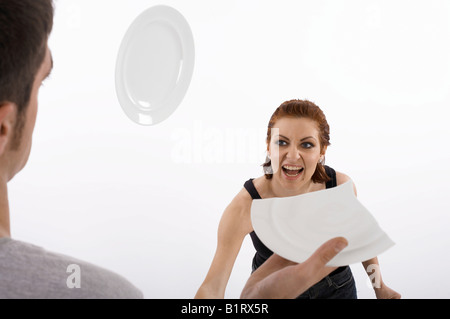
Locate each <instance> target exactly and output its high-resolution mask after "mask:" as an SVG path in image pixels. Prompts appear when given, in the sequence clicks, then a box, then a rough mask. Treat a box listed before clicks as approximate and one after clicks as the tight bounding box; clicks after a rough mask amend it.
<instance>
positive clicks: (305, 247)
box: [251, 181, 394, 267]
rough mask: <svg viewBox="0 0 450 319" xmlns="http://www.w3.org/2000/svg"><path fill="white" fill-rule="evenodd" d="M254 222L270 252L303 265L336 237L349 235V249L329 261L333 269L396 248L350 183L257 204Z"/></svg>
mask: <svg viewBox="0 0 450 319" xmlns="http://www.w3.org/2000/svg"><path fill="white" fill-rule="evenodd" d="M251 219H252V224H253V229H254V230H255V233H256V234H257V235H258V237H259V239H260V240H261V241H262V242H263V243H264V244H265V245H266V246H267V247H268V248H269V249H271V250H272V251H273V252H275V253H276V254H278V255H280V256H281V257H284V258H286V259H288V260H291V261H294V262H298V263H301V262H304V261H305V260H306V259H308V258H309V257H310V256H311V255H312V253H313V252H314V251H316V249H317V248H319V247H320V246H321V245H322V244H323V243H325V242H326V241H327V240H329V239H331V238H334V237H340V236H341V237H345V238H346V239H347V241H348V246H347V247H346V248H345V249H344V250H342V251H341V252H340V253H339V254H338V255H337V256H335V257H334V258H333V259H332V260H331V261H330V262H329V263H328V266H333V267H339V266H345V265H350V264H353V263H357V262H361V261H366V260H368V259H371V258H373V257H376V256H377V255H379V254H380V253H382V252H384V251H385V250H387V249H388V248H390V247H391V246H393V245H394V242H393V241H392V240H391V239H390V238H389V237H388V236H387V235H386V233H385V232H384V231H383V230H382V229H381V228H380V226H379V225H378V223H377V222H376V220H375V219H374V217H373V216H372V215H371V214H370V212H369V211H368V210H367V209H366V208H365V207H364V206H363V205H362V204H361V203H360V202H359V201H358V199H357V198H356V196H355V194H354V192H353V183H352V182H351V181H348V182H346V183H344V184H342V185H339V186H337V187H333V188H329V189H326V190H322V191H317V192H312V193H307V194H303V195H298V196H292V197H282V198H268V199H257V200H253V202H252V207H251Z"/></svg>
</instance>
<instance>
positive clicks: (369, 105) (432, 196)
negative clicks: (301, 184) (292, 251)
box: [9, 0, 450, 298]
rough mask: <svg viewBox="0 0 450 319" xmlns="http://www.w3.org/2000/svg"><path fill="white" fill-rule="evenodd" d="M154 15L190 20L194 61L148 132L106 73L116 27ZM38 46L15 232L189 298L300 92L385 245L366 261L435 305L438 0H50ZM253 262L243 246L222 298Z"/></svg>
mask: <svg viewBox="0 0 450 319" xmlns="http://www.w3.org/2000/svg"><path fill="white" fill-rule="evenodd" d="M157 4H166V5H170V6H172V7H174V8H176V9H177V10H179V11H180V12H181V13H182V14H183V15H184V16H185V18H186V19H187V20H188V22H189V24H190V26H191V28H192V32H193V35H194V39H195V48H196V62H195V69H194V74H193V77H192V82H191V85H190V88H189V90H188V92H187V94H186V96H185V98H184V100H183V102H182V104H181V105H180V106H179V108H178V109H177V110H176V111H175V113H174V114H173V115H172V116H171V117H170V118H168V119H167V120H166V121H164V122H162V123H160V124H158V125H155V126H147V127H145V126H139V125H137V124H135V123H133V122H132V121H130V120H129V119H128V118H127V117H126V115H125V113H124V112H123V111H122V109H121V107H120V105H119V103H118V102H117V99H116V94H115V87H114V70H115V62H116V61H115V60H116V56H117V52H118V49H119V46H120V42H121V39H122V37H123V35H124V34H125V31H126V29H127V28H128V26H129V25H130V24H131V22H132V21H133V19H134V18H135V17H136V16H137V15H139V14H140V13H141V12H142V11H143V10H145V9H147V8H149V7H151V6H153V5H157ZM49 43H50V48H51V50H52V53H53V59H54V70H53V73H52V76H51V78H50V79H49V80H47V82H46V83H45V85H44V87H43V88H42V89H41V94H40V105H39V114H38V120H37V123H36V128H35V133H34V141H33V149H32V153H31V156H30V159H29V162H28V165H27V166H26V168H25V169H24V170H23V171H22V172H21V173H20V174H18V175H17V176H16V178H15V179H14V180H13V181H11V182H10V184H9V194H10V206H11V221H12V236H13V237H14V238H16V239H20V240H24V241H29V242H33V243H35V244H37V245H40V246H44V247H46V248H47V249H49V250H53V251H57V252H61V253H64V254H68V255H73V256H75V257H78V258H81V259H85V260H87V261H90V262H93V263H95V264H98V265H100V266H103V267H106V268H109V269H111V270H114V271H116V272H118V273H120V274H122V275H123V276H125V277H126V278H128V279H129V280H130V281H131V282H132V283H134V284H135V285H136V286H137V287H139V288H140V289H141V290H142V291H143V292H144V294H145V297H146V298H191V297H193V296H194V295H195V293H196V291H197V289H198V287H199V286H200V284H201V282H202V281H203V279H204V276H205V275H206V272H207V270H208V268H209V265H210V262H211V260H212V257H213V254H214V251H215V246H216V232H217V226H218V223H219V219H220V217H221V214H222V212H223V210H224V209H225V207H226V206H227V205H228V203H229V202H230V201H231V199H232V198H233V197H234V196H235V194H236V193H237V192H238V191H239V190H240V189H241V188H242V185H243V183H244V182H245V180H247V179H248V178H250V177H258V176H260V175H261V169H260V166H259V164H260V163H261V162H262V160H263V159H264V138H265V127H266V125H267V122H268V120H269V117H270V115H271V114H272V112H273V111H274V110H275V108H276V107H277V106H279V105H280V104H281V103H282V102H284V101H286V100H288V99H292V98H300V99H304V98H306V99H310V100H312V101H314V102H315V103H317V104H318V105H319V106H320V107H321V108H322V109H323V110H324V112H325V114H326V116H327V119H328V122H329V124H330V127H331V143H332V145H331V146H330V147H329V149H328V153H327V164H328V165H330V166H332V167H334V168H335V169H336V170H338V171H341V172H344V173H346V174H347V175H349V176H350V177H351V178H352V179H353V181H354V182H355V184H356V186H357V189H358V197H359V199H360V201H361V202H362V203H363V204H364V205H365V206H366V207H367V208H368V209H369V210H370V211H371V212H372V213H373V215H374V216H375V218H376V219H377V221H378V222H379V224H380V225H381V226H382V228H383V229H384V230H385V231H386V232H387V233H388V234H389V236H390V237H391V238H392V239H393V240H394V241H395V242H396V245H395V246H394V247H393V248H391V249H390V250H388V251H387V252H385V253H383V254H382V255H381V256H379V261H380V264H381V271H382V274H383V279H384V281H385V282H386V284H388V285H389V286H391V287H392V288H393V289H395V290H397V291H399V292H400V293H401V294H402V296H403V297H404V298H448V297H450V279H449V277H448V275H447V273H448V269H449V268H448V267H449V265H450V257H449V255H448V247H449V244H450V236H449V229H450V227H449V226H450V217H449V212H450V204H449V200H448V191H449V186H448V185H449V178H450V168H449V167H450V166H449V159H450V151H449V148H448V137H449V135H450V128H449V125H448V114H449V113H448V111H447V108H448V106H449V105H450V95H449V88H450V5H449V3H448V1H445V0H441V1H439V0H433V1H411V0H409V1H406V0H405V1H398V0H394V1H392V0H389V1H387V0H384V1H357V0H354V1H349V0H346V1H331V0H330V1H325V0H322V1H297V0H296V1H281V0H277V1H261V0H245V1H231V0H227V1H208V0H191V1H184V0H183V1H182V0H173V1H163V0H161V1H159V2H154V1H149V0H133V1H124V0H121V1H119V0H115V1H110V0H108V1H106V0H96V1H87V0H76V1H75V0H59V1H57V2H56V16H55V23H54V29H53V33H52V36H51V38H50V41H49ZM255 145H257V146H258V147H256V148H255V147H254V146H255ZM253 254H254V248H253V247H252V244H251V241H250V239H249V238H247V239H246V240H245V242H244V244H243V247H242V250H241V253H240V255H239V257H238V259H237V261H236V264H235V267H234V270H233V273H232V275H231V279H230V282H229V285H228V287H227V292H226V297H227V298H238V297H239V294H240V291H241V289H242V287H243V285H244V284H245V281H246V280H247V278H248V276H249V274H250V269H251V259H252V256H253ZM30 267H32V265H30ZM351 267H352V270H353V272H354V275H355V278H356V281H357V289H358V294H359V297H360V298H374V293H373V292H372V289H371V288H369V287H368V285H367V276H366V274H365V273H364V270H363V267H362V266H361V265H360V264H355V265H351Z"/></svg>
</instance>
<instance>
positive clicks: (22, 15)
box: [0, 0, 53, 180]
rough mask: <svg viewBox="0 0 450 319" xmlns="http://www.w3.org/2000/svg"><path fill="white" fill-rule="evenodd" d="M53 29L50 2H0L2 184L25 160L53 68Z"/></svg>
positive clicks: (11, 0) (0, 152)
mask: <svg viewBox="0 0 450 319" xmlns="http://www.w3.org/2000/svg"><path fill="white" fill-rule="evenodd" d="M52 26H53V2H52V0H0V165H1V166H0V173H1V174H2V176H1V178H5V177H6V178H7V180H9V179H11V178H12V177H13V176H14V175H15V174H16V173H17V172H18V171H20V170H21V169H22V168H23V166H24V165H25V163H26V161H27V159H28V155H29V152H30V148H31V135H32V132H33V129H34V124H35V120H36V112H37V96H38V91H39V87H40V86H41V83H42V81H43V80H44V79H45V78H46V77H47V76H48V74H49V72H50V70H51V67H52V59H51V55H50V52H49V50H48V46H47V40H48V36H49V34H50V32H51V29H52Z"/></svg>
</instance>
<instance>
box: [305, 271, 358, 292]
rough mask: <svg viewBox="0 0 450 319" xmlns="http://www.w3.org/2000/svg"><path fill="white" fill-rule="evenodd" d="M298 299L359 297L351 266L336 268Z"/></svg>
mask: <svg viewBox="0 0 450 319" xmlns="http://www.w3.org/2000/svg"><path fill="white" fill-rule="evenodd" d="M297 299H357V295H356V285H355V279H354V278H353V274H352V271H351V269H350V267H349V266H345V267H340V268H338V269H336V270H335V271H333V272H332V273H331V274H329V275H328V276H326V277H325V278H323V279H322V280H321V281H319V282H318V283H317V284H315V285H314V286H312V287H311V288H309V289H308V290H307V291H305V292H304V293H303V294H301V295H300V296H298V297H297Z"/></svg>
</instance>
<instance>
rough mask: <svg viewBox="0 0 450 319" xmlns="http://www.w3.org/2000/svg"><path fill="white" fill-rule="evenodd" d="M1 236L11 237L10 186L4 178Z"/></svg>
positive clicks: (0, 195)
mask: <svg viewBox="0 0 450 319" xmlns="http://www.w3.org/2000/svg"><path fill="white" fill-rule="evenodd" d="M0 237H11V230H10V223H9V202H8V187H7V184H6V182H5V181H3V180H1V181H0Z"/></svg>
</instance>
